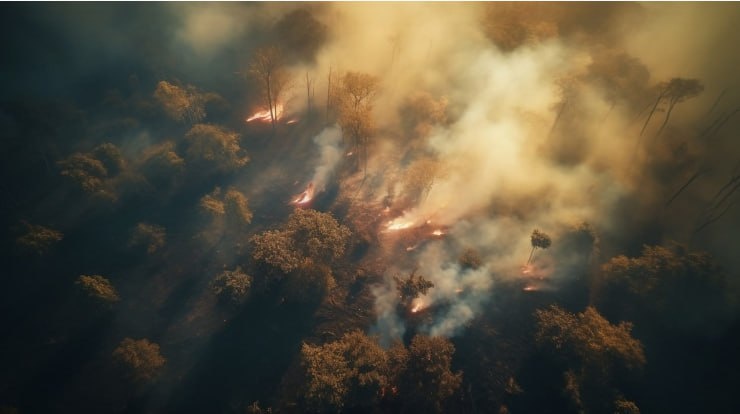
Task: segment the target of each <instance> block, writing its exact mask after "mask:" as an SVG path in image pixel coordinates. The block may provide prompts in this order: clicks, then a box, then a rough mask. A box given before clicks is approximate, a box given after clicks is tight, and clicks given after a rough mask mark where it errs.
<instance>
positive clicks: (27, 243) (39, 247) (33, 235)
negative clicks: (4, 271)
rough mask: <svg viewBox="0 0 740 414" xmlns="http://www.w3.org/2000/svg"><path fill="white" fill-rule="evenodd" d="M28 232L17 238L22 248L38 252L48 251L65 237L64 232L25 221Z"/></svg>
mask: <svg viewBox="0 0 740 414" xmlns="http://www.w3.org/2000/svg"><path fill="white" fill-rule="evenodd" d="M23 224H24V225H25V226H26V233H25V234H24V235H22V236H20V237H18V239H17V240H16V243H17V244H18V245H19V246H21V247H22V248H25V249H29V250H32V251H34V252H36V253H38V254H43V253H46V252H47V251H48V250H49V249H50V248H51V247H52V246H53V245H54V244H56V243H57V242H59V241H61V240H62V239H63V238H64V235H63V234H62V232H60V231H57V230H54V229H51V228H49V227H44V226H41V225H38V224H31V223H27V222H24V223H23Z"/></svg>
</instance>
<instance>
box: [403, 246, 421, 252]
mask: <svg viewBox="0 0 740 414" xmlns="http://www.w3.org/2000/svg"><path fill="white" fill-rule="evenodd" d="M417 247H419V245H418V244H415V245H413V246H409V247H407V248H406V251H407V252H411V251H414V250H416V248H417Z"/></svg>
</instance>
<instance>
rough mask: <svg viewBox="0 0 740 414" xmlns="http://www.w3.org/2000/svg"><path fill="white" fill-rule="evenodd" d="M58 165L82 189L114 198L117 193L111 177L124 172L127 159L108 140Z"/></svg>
mask: <svg viewBox="0 0 740 414" xmlns="http://www.w3.org/2000/svg"><path fill="white" fill-rule="evenodd" d="M57 165H58V166H59V168H60V170H61V171H60V174H61V175H62V176H65V177H69V178H70V179H71V180H72V181H73V182H75V183H76V184H77V185H78V186H79V187H80V189H82V191H84V192H86V193H88V194H96V195H98V196H102V197H104V198H106V199H108V200H114V199H115V198H116V194H115V189H113V185H112V182H111V180H110V177H111V176H114V175H117V174H120V173H121V172H123V170H124V169H125V167H126V160H125V159H124V157H123V154H122V153H121V150H120V149H119V148H118V147H117V146H115V145H113V144H111V143H109V142H108V143H104V144H101V145H98V146H97V147H95V148H94V149H93V150H92V151H90V152H85V153H81V152H77V153H74V154H72V155H70V156H69V157H67V158H65V159H63V160H60V161H58V162H57Z"/></svg>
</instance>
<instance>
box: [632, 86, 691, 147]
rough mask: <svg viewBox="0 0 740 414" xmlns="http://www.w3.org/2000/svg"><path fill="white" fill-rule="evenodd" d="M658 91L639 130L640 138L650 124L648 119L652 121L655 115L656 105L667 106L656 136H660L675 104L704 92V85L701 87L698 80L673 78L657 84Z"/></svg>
mask: <svg viewBox="0 0 740 414" xmlns="http://www.w3.org/2000/svg"><path fill="white" fill-rule="evenodd" d="M658 90H659V93H658V98H657V99H656V100H655V103H654V104H653V107H652V109H651V110H650V113H649V114H648V117H647V119H646V120H645V124H644V125H643V126H642V129H641V130H640V135H641V136H642V134H643V133H644V132H645V128H647V126H648V123H650V119H652V117H653V114H655V111H656V110H657V109H658V105H660V104H661V103H662V102H666V104H667V105H668V107H667V109H666V115H665V119H664V120H663V124H662V125H661V126H660V129H659V130H658V132H657V134H660V133H661V132H662V131H663V128H665V126H666V125H667V124H668V119H669V118H670V117H671V112H672V111H673V108H674V107H675V106H676V104H678V103H680V102H683V101H685V100H687V99H689V98H693V97H695V96H697V95H699V94H700V93H701V92H702V91H703V90H704V85H702V83H701V82H700V81H699V80H698V79H684V78H673V79H671V80H669V81H667V82H661V83H660V84H658Z"/></svg>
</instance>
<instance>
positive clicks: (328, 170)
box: [311, 125, 344, 191]
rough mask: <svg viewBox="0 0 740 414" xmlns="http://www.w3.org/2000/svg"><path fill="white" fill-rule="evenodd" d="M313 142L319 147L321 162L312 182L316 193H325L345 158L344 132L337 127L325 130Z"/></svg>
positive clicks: (317, 166)
mask: <svg viewBox="0 0 740 414" xmlns="http://www.w3.org/2000/svg"><path fill="white" fill-rule="evenodd" d="M313 141H314V143H316V145H318V147H319V161H318V163H317V165H316V169H315V170H314V173H313V178H312V179H311V182H313V184H314V187H315V188H316V191H323V190H325V189H326V184H327V182H328V180H329V179H330V178H331V175H332V174H333V173H334V170H335V169H336V168H337V165H338V164H339V162H340V161H341V160H342V158H343V154H344V150H343V148H342V131H341V130H340V129H339V127H338V126H336V125H335V126H331V127H328V128H325V129H324V130H323V131H321V133H319V134H318V135H316V136H315V137H314V139H313Z"/></svg>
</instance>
